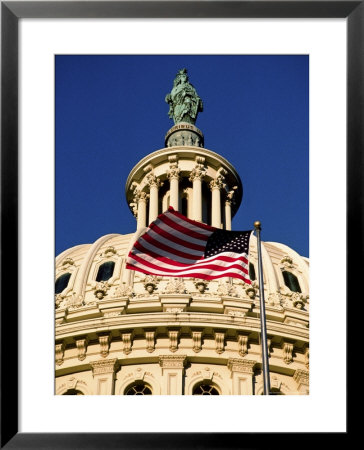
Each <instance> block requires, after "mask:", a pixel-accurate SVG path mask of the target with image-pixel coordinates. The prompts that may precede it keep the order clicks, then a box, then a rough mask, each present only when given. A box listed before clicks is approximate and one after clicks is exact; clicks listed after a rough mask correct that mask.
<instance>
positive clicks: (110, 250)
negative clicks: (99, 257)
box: [104, 246, 116, 258]
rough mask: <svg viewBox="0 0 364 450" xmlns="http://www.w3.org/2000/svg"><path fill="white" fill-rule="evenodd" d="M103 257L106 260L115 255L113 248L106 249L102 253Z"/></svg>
mask: <svg viewBox="0 0 364 450" xmlns="http://www.w3.org/2000/svg"><path fill="white" fill-rule="evenodd" d="M104 255H105V256H106V258H109V257H110V256H113V255H116V250H115V248H114V247H112V246H109V247H107V249H106V250H105V251H104Z"/></svg>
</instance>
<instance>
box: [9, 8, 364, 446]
mask: <svg viewBox="0 0 364 450" xmlns="http://www.w3.org/2000/svg"><path fill="white" fill-rule="evenodd" d="M363 3H364V1H335V0H334V1H331V0H328V1H316V0H311V1H310V0H306V1H302V0H301V1H299V0H298V1H295V0H292V1H273V0H272V1H260V0H255V1H240V0H236V1H188V2H186V1H168V2H166V1H152V0H151V1H86V2H84V1H78V2H77V1H67V2H63V1H51V2H48V1H34V2H33V1H1V66H2V71H1V92H2V95H1V281H2V283H1V373H0V377H1V378H0V382H1V448H7V449H23V448H24V449H33V448H34V449H41V448H47V449H66V448H67V449H73V448H74V449H76V448H77V449H83V448H87V449H96V448H100V449H104V448H105V449H106V448H108V449H116V448H121V449H139V448H140V449H142V448H158V449H164V448H174V449H180V448H190V449H202V448H211V449H212V448H213V449H218V448H221V449H223V448H257V447H260V446H261V444H262V440H263V439H264V440H268V439H269V440H270V443H269V446H270V447H272V446H275V445H279V446H280V447H281V446H282V445H284V442H282V441H281V440H280V439H279V438H278V439H277V440H273V441H272V440H271V439H272V437H271V436H270V435H269V434H268V433H262V434H257V433H193V435H192V434H191V433H172V434H171V433H168V432H166V433H139V434H134V433H64V434H60V433H19V432H18V408H17V405H18V400H19V398H18V378H17V376H15V375H14V374H17V373H18V332H19V330H18V325H17V324H15V323H14V320H9V317H12V318H14V317H17V316H18V303H17V299H18V282H19V280H18V272H17V270H16V268H17V266H18V250H19V242H18V182H19V179H18V52H19V48H18V22H19V19H21V18H44V19H46V18H175V17H179V18H191V17H195V18H237V17H242V18H346V19H347V76H348V83H347V180H348V183H347V266H346V267H347V286H348V288H347V289H348V292H347V298H349V289H353V286H355V283H356V281H357V280H360V279H361V277H362V273H363V263H362V262H359V263H357V262H356V263H355V264H354V263H353V261H355V260H356V258H355V255H357V254H358V253H359V255H361V254H362V250H363V232H362V230H363V202H364V197H363V183H362V181H361V180H362V177H361V175H362V173H364V170H363V169H364V167H363V152H362V149H363V148H364V133H363V129H364V127H363V119H364V87H363V86H364V26H363V24H364V4H363ZM333 95H334V94H333ZM331 225H332V226H334V224H317V226H319V227H322V231H323V232H324V229H325V227H326V226H331ZM358 251H359V252H358ZM5 258H6V265H5V264H4V262H5ZM9 286H11V293H9ZM349 349H350V347H349V346H348V351H349ZM348 358H349V357H348ZM9 368H11V370H9ZM201 413H203V412H201ZM221 413H222V412H219V414H221ZM186 420H187V419H186ZM257 420H258V418H257ZM297 420H300V419H299V418H297ZM166 431H168V430H166ZM287 431H288V430H287ZM348 431H349V428H348ZM348 435H349V433H348V432H346V433H338V436H336V437H335V439H336V440H337V442H338V441H340V440H341V438H343V437H344V438H346V437H348ZM326 437H327V436H325V435H323V436H321V438H322V442H323V440H324V439H326ZM306 438H307V439H308V438H309V433H307V434H306V436H303V437H302V441H300V442H302V443H304V441H305V440H306ZM321 438H320V436H318V435H317V434H316V436H315V439H316V441H315V444H318V443H319V442H318V441H321ZM322 442H320V443H322ZM287 444H288V442H287ZM291 444H292V443H291ZM291 444H290V445H291Z"/></svg>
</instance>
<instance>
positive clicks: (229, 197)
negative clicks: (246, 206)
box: [225, 190, 235, 205]
mask: <svg viewBox="0 0 364 450" xmlns="http://www.w3.org/2000/svg"><path fill="white" fill-rule="evenodd" d="M234 194H235V191H234V190H232V191H229V192H227V193H226V196H225V203H226V204H229V205H231V204H232V203H233V202H234Z"/></svg>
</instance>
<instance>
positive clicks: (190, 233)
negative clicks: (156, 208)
mask: <svg viewBox="0 0 364 450" xmlns="http://www.w3.org/2000/svg"><path fill="white" fill-rule="evenodd" d="M158 218H159V219H160V220H161V221H162V222H164V223H166V224H167V225H169V226H170V227H171V228H175V229H176V230H178V231H180V232H181V233H183V234H186V235H187V236H191V237H194V238H196V239H200V240H201V241H207V239H208V238H209V237H208V236H206V234H201V233H197V232H195V231H192V230H190V229H188V228H186V227H183V226H182V225H179V224H178V223H176V222H173V220H171V219H169V218H168V217H166V216H163V215H161V216H159V217H158Z"/></svg>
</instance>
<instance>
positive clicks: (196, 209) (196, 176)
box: [189, 156, 206, 222]
mask: <svg viewBox="0 0 364 450" xmlns="http://www.w3.org/2000/svg"><path fill="white" fill-rule="evenodd" d="M204 161H205V158H203V157H202V156H197V157H196V162H197V164H196V166H195V167H194V168H193V169H192V171H191V174H190V178H189V179H190V181H192V205H193V217H192V218H193V219H194V220H197V221H198V222H202V180H203V178H204V176H205V174H206V168H205V167H204V165H203V163H204Z"/></svg>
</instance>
